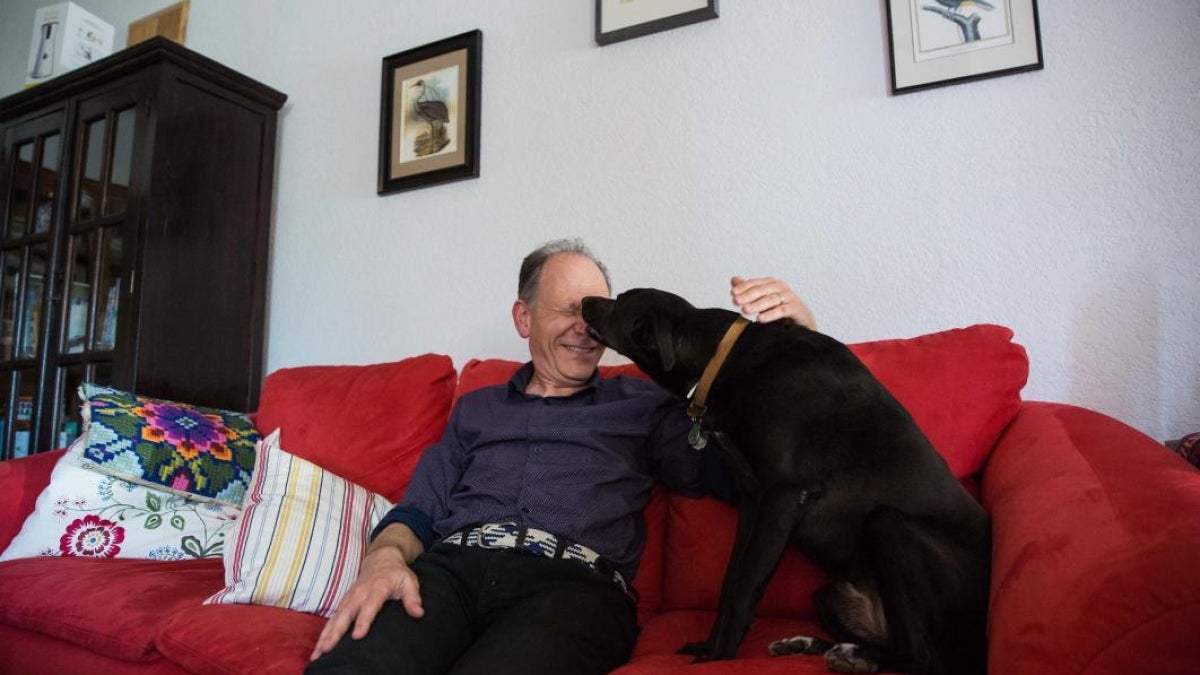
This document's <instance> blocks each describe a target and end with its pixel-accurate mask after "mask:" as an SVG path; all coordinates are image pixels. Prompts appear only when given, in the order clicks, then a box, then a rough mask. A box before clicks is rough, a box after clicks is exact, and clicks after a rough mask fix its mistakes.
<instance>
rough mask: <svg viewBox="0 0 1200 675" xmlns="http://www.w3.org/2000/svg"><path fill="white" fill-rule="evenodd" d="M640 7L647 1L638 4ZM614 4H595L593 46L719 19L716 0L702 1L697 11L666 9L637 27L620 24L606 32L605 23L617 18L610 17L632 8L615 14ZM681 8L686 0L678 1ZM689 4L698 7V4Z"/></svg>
mask: <svg viewBox="0 0 1200 675" xmlns="http://www.w3.org/2000/svg"><path fill="white" fill-rule="evenodd" d="M641 1H642V2H643V3H645V2H646V0H641ZM616 2H617V0H596V43H597V44H599V45H609V44H612V43H614V42H621V41H622V40H629V39H632V38H636V37H642V36H643V35H650V34H651V33H658V32H661V31H664V30H671V29H672V28H679V27H680V26H687V25H690V24H693V23H699V22H701V21H708V20H710V19H715V18H717V17H718V16H719V13H718V9H717V0H704V2H703V4H702V5H701V6H698V7H686V8H681V9H678V10H673V9H672V8H671V7H667V8H665V9H663V10H662V11H658V12H654V13H653V16H651V17H650V18H643V19H642V20H640V21H637V22H636V23H630V24H628V25H624V24H622V26H621V27H619V28H612V29H609V30H605V29H604V28H605V21H606V20H607V19H612V18H619V17H613V16H611V15H610V13H613V12H618V11H622V12H623V11H630V10H632V8H633V4H632V3H631V4H630V6H629V7H628V8H627V9H622V10H618V6H619V5H617V4H615V3H616ZM679 2H680V3H681V4H683V3H687V2H688V0H679ZM692 4H700V3H699V2H696V3H692Z"/></svg>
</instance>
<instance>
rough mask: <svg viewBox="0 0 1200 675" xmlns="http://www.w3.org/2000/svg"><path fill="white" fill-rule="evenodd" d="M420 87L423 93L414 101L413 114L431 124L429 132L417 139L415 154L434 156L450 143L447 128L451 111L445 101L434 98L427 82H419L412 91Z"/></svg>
mask: <svg viewBox="0 0 1200 675" xmlns="http://www.w3.org/2000/svg"><path fill="white" fill-rule="evenodd" d="M418 87H419V88H420V89H421V91H420V93H418V94H417V98H416V99H415V100H414V101H413V114H414V115H416V116H417V117H418V118H419V119H423V120H425V121H426V122H427V123H428V124H429V132H428V133H427V134H421V135H420V136H418V137H417V141H416V148H415V152H416V154H418V155H432V154H433V153H435V152H437V151H438V150H441V149H442V148H444V147H446V145H448V144H449V143H450V139H449V137H448V136H447V134H446V128H445V125H446V123H447V122H449V121H450V110H449V108H447V107H446V103H445V102H444V101H440V100H438V99H436V98H433V97H432V94H430V91H429V85H427V84H426V83H425V80H417V81H416V82H415V83H413V85H412V86H411V87H410V89H416V88H418Z"/></svg>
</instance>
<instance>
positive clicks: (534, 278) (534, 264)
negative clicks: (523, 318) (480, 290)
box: [517, 237, 612, 304]
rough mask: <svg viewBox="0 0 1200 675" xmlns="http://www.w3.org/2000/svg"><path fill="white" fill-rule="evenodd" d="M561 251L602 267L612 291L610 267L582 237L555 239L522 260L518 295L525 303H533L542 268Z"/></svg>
mask: <svg viewBox="0 0 1200 675" xmlns="http://www.w3.org/2000/svg"><path fill="white" fill-rule="evenodd" d="M560 253H574V254H576V255H581V256H583V257H585V258H587V259H588V260H591V261H592V262H594V263H596V267H598V268H600V273H601V274H603V275H604V285H605V286H608V290H609V291H610V292H611V291H612V280H611V279H609V277H608V268H607V267H605V266H604V263H602V262H600V260H599V259H597V258H596V256H595V255H593V254H592V251H591V249H589V248H588V247H587V245H586V244H584V243H583V240H582V239H579V238H578V237H576V238H574V239H555V240H554V241H548V242H546V243H545V244H542V245H541V246H539V247H537V248H536V249H534V251H533V252H532V253H530V254H529V255H527V256H525V260H523V261H521V274H520V276H519V277H518V278H517V297H518V298H520V299H521V300H522V301H524V302H525V304H532V303H533V298H534V297H535V296H536V295H537V287H538V283H540V282H541V280H542V268H543V267H545V266H546V261H547V260H549V259H550V258H552V257H554V256H556V255H558V254H560Z"/></svg>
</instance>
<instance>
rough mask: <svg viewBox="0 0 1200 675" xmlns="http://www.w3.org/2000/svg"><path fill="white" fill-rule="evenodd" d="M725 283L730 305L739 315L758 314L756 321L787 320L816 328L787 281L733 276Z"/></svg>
mask: <svg viewBox="0 0 1200 675" xmlns="http://www.w3.org/2000/svg"><path fill="white" fill-rule="evenodd" d="M729 283H730V290H729V293H730V295H732V296H733V304H734V305H736V306H737V308H738V309H740V310H741V311H742V313H743V314H758V322H759V323H767V322H769V321H778V320H780V319H790V320H792V321H795V322H796V323H798V324H800V325H801V326H804V327H806V328H811V329H812V330H816V329H817V320H816V318H815V317H814V316H813V313H812V310H810V309H809V308H808V305H806V304H804V301H803V300H801V299H800V296H798V295H796V294H795V293H794V292H793V291H792V289H791V288H790V287H789V286H788V285H787V283H785V282H783V281H780V280H778V279H776V278H774V277H755V278H753V279H743V278H742V277H734V278H733V279H731V280H730V282H729Z"/></svg>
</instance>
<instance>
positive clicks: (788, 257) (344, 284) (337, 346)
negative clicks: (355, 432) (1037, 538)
mask: <svg viewBox="0 0 1200 675" xmlns="http://www.w3.org/2000/svg"><path fill="white" fill-rule="evenodd" d="M39 4H47V3H46V2H42V1H38V0H5V1H4V3H3V5H0V38H2V40H0V42H2V44H3V46H0V57H2V58H0V63H2V64H3V65H2V66H0V68H2V69H0V93H10V92H12V91H15V90H17V89H19V88H20V83H21V78H22V72H21V69H22V68H23V63H24V58H25V54H26V49H27V48H28V37H26V34H27V33H28V32H29V30H30V25H31V23H32V16H33V10H34V8H35V7H36V6H37V5H39ZM79 4H81V5H83V6H85V7H87V8H88V9H89V10H91V11H93V12H96V13H98V14H99V15H101V16H102V17H104V18H106V19H107V20H109V21H110V22H111V23H114V24H115V25H116V26H117V34H118V36H119V38H120V39H121V40H122V41H123V38H124V33H125V25H126V24H127V23H128V22H129V21H130V20H132V19H135V18H137V17H139V16H141V15H144V14H146V13H148V12H151V11H154V10H155V9H158V8H159V7H161V6H163V5H166V4H169V3H168V2H165V1H160V2H151V1H147V0H137V1H133V0H125V1H120V2H100V1H99V0H92V1H85V0H81V1H80V2H79ZM1040 5H1041V7H1040V10H1041V26H1042V41H1043V49H1044V52H1045V63H1046V67H1045V69H1044V70H1042V71H1038V72H1034V73H1027V74H1019V75H1013V76H1007V77H1001V78H996V79H991V80H987V81H981V82H974V83H968V84H962V85H957V86H951V87H943V88H939V89H934V90H930V91H926V92H920V93H914V94H908V95H903V96H890V95H888V56H887V37H886V21H885V17H884V10H883V3H882V2H833V1H830V0H813V1H809V2H793V1H784V0H772V1H762V0H760V1H756V2H739V1H737V0H726V1H725V2H722V3H721V17H720V18H719V19H717V20H715V21H708V22H705V23H701V24H697V25H694V26H689V27H685V28H681V29H678V30H673V31H670V32H666V33H660V34H656V35H652V36H648V37H643V38H639V39H636V40H631V41H628V42H622V43H617V44H614V45H611V46H607V47H597V46H596V45H595V44H594V43H593V40H592V31H593V25H592V12H593V3H592V2H591V1H590V0H573V1H571V2H564V1H562V0H554V1H551V0H506V1H505V2H485V1H484V0H441V1H440V2H437V3H428V2H416V1H413V0H363V1H361V2H355V3H303V5H302V6H301V5H297V4H293V3H288V2H283V1H281V0H276V1H272V2H267V1H261V2H241V1H239V0H192V7H191V19H190V24H189V27H188V45H189V46H190V47H192V48H193V49H196V50H198V51H200V52H202V53H204V54H206V55H208V56H210V57H212V58H214V59H216V60H218V61H221V62H223V63H225V64H227V65H229V66H231V67H233V68H236V69H239V70H241V71H243V72H246V73H247V74H249V75H251V76H253V77H256V78H258V79H261V80H262V81H264V82H266V83H268V84H270V85H272V86H274V87H276V88H278V89H280V90H282V91H284V92H287V93H288V94H289V95H290V97H291V98H290V100H289V102H288V104H287V106H286V108H285V110H284V113H283V116H282V125H281V146H280V155H279V167H278V192H277V203H276V214H275V230H274V232H275V234H274V247H273V255H274V258H273V270H272V276H271V280H272V290H271V303H270V309H269V311H270V326H269V343H268V354H267V359H268V367H269V368H271V369H275V368H279V367H283V366H291V365H297V364H310V363H368V362H375V361H385V360H392V359H396V358H400V357H404V356H407V355H411V354H416V353H421V352H425V351H438V352H442V353H448V354H450V355H451V356H453V357H454V359H455V361H456V362H457V363H459V364H461V363H463V362H464V361H465V360H466V359H468V358H470V357H472V356H498V357H522V356H524V355H525V353H526V352H525V347H524V344H523V343H522V342H521V341H520V340H519V339H518V337H517V336H516V334H515V331H514V330H513V329H512V326H511V320H510V316H509V309H510V305H511V302H512V299H513V297H514V296H515V292H516V289H515V286H516V268H517V264H518V262H519V260H520V258H521V256H522V255H523V254H524V253H525V252H527V251H528V250H529V249H530V248H532V247H534V246H535V245H537V244H539V243H541V242H542V241H544V240H546V239H549V238H554V237H558V236H564V235H580V236H583V237H585V238H586V239H587V240H588V241H589V242H590V243H591V245H592V246H593V248H594V249H595V250H596V251H597V253H599V254H600V255H601V256H602V257H603V258H604V259H605V260H606V261H607V262H608V264H609V266H610V267H611V268H612V270H613V273H614V283H615V285H616V287H617V290H621V289H624V288H629V287H634V286H645V285H652V286H660V287H663V288H667V289H671V290H674V291H676V292H679V293H681V294H683V295H685V296H687V297H689V298H690V299H691V300H693V301H694V302H695V303H697V304H702V305H724V304H726V303H727V302H728V295H727V292H726V288H727V284H728V278H729V276H730V275H733V274H743V275H747V274H749V275H759V274H773V275H776V276H781V277H784V278H786V279H788V280H789V281H790V282H791V283H792V284H793V286H794V287H795V288H796V289H797V290H798V291H799V292H800V293H801V294H802V295H803V296H804V297H806V298H807V299H808V300H809V301H810V303H811V305H812V306H813V308H814V310H815V311H816V312H817V315H818V318H819V319H820V321H821V325H822V329H823V330H825V331H826V332H828V333H830V334H831V335H834V336H835V337H838V338H840V339H843V340H845V341H851V342H852V341H862V340H870V339H877V338H888V337H902V336H911V335H916V334H920V333H923V332H929V331H934V330H940V329H943V328H949V327H954V326H961V325H967V324H971V323H977V322H994V323H1000V324H1004V325H1007V326H1010V327H1012V328H1013V329H1014V330H1015V331H1016V336H1017V340H1018V341H1019V342H1021V343H1022V344H1024V345H1025V346H1026V347H1027V348H1028V350H1029V353H1030V357H1031V361H1032V372H1031V377H1030V382H1029V385H1028V387H1027V388H1026V389H1025V392H1024V395H1025V397H1026V398H1029V399H1049V400H1060V401H1067V402H1073V403H1077V404H1081V405H1085V406H1089V407H1093V408H1096V409H1099V410H1101V411H1103V412H1106V413H1108V414H1111V415H1114V416H1116V417H1118V418H1120V419H1122V420H1124V421H1126V422H1129V423H1130V424H1133V425H1134V426H1136V427H1138V428H1139V429H1142V430H1143V431H1146V432H1147V433H1150V434H1152V435H1154V436H1156V437H1158V438H1164V439H1165V438H1173V437H1177V436H1180V435H1182V434H1183V433H1184V432H1186V431H1191V430H1195V429H1197V428H1200V264H1198V262H1197V261H1198V260H1200V222H1198V221H1200V216H1198V215H1197V214H1198V213H1200V182H1198V181H1197V173H1198V171H1197V170H1198V169H1200V93H1198V92H1200V81H1198V80H1200V75H1198V73H1200V43H1198V42H1197V40H1196V38H1195V35H1196V34H1197V32H1198V31H1200V3H1196V2H1194V0H1160V1H1157V2H1152V3H1119V2H1105V3H1097V2H1089V1H1086V0H1054V1H1043V2H1041V3H1040ZM301 7H302V8H301ZM14 27H15V28H14ZM474 28H479V29H481V30H482V31H483V33H484V47H483V50H484V54H483V59H484V63H483V73H484V84H483V106H482V107H483V123H482V125H483V139H482V153H483V154H482V177H481V178H479V179H477V180H470V181H465V182H460V183H455V184H450V185H443V186H438V187H433V188H428V189H424V190H420V191H416V192H408V193H402V194H397V195H392V196H388V197H377V196H376V195H375V178H376V176H375V171H376V160H377V152H378V142H379V139H378V125H379V95H380V92H379V77H380V64H381V59H382V58H383V57H384V56H386V55H388V54H392V53H395V52H398V51H402V50H405V49H409V48H412V47H415V46H418V45H421V44H424V43H427V42H432V41H434V40H437V39H441V38H443V37H447V36H450V35H455V34H458V33H461V32H464V31H467V30H471V29H474ZM14 45H15V46H14Z"/></svg>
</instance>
